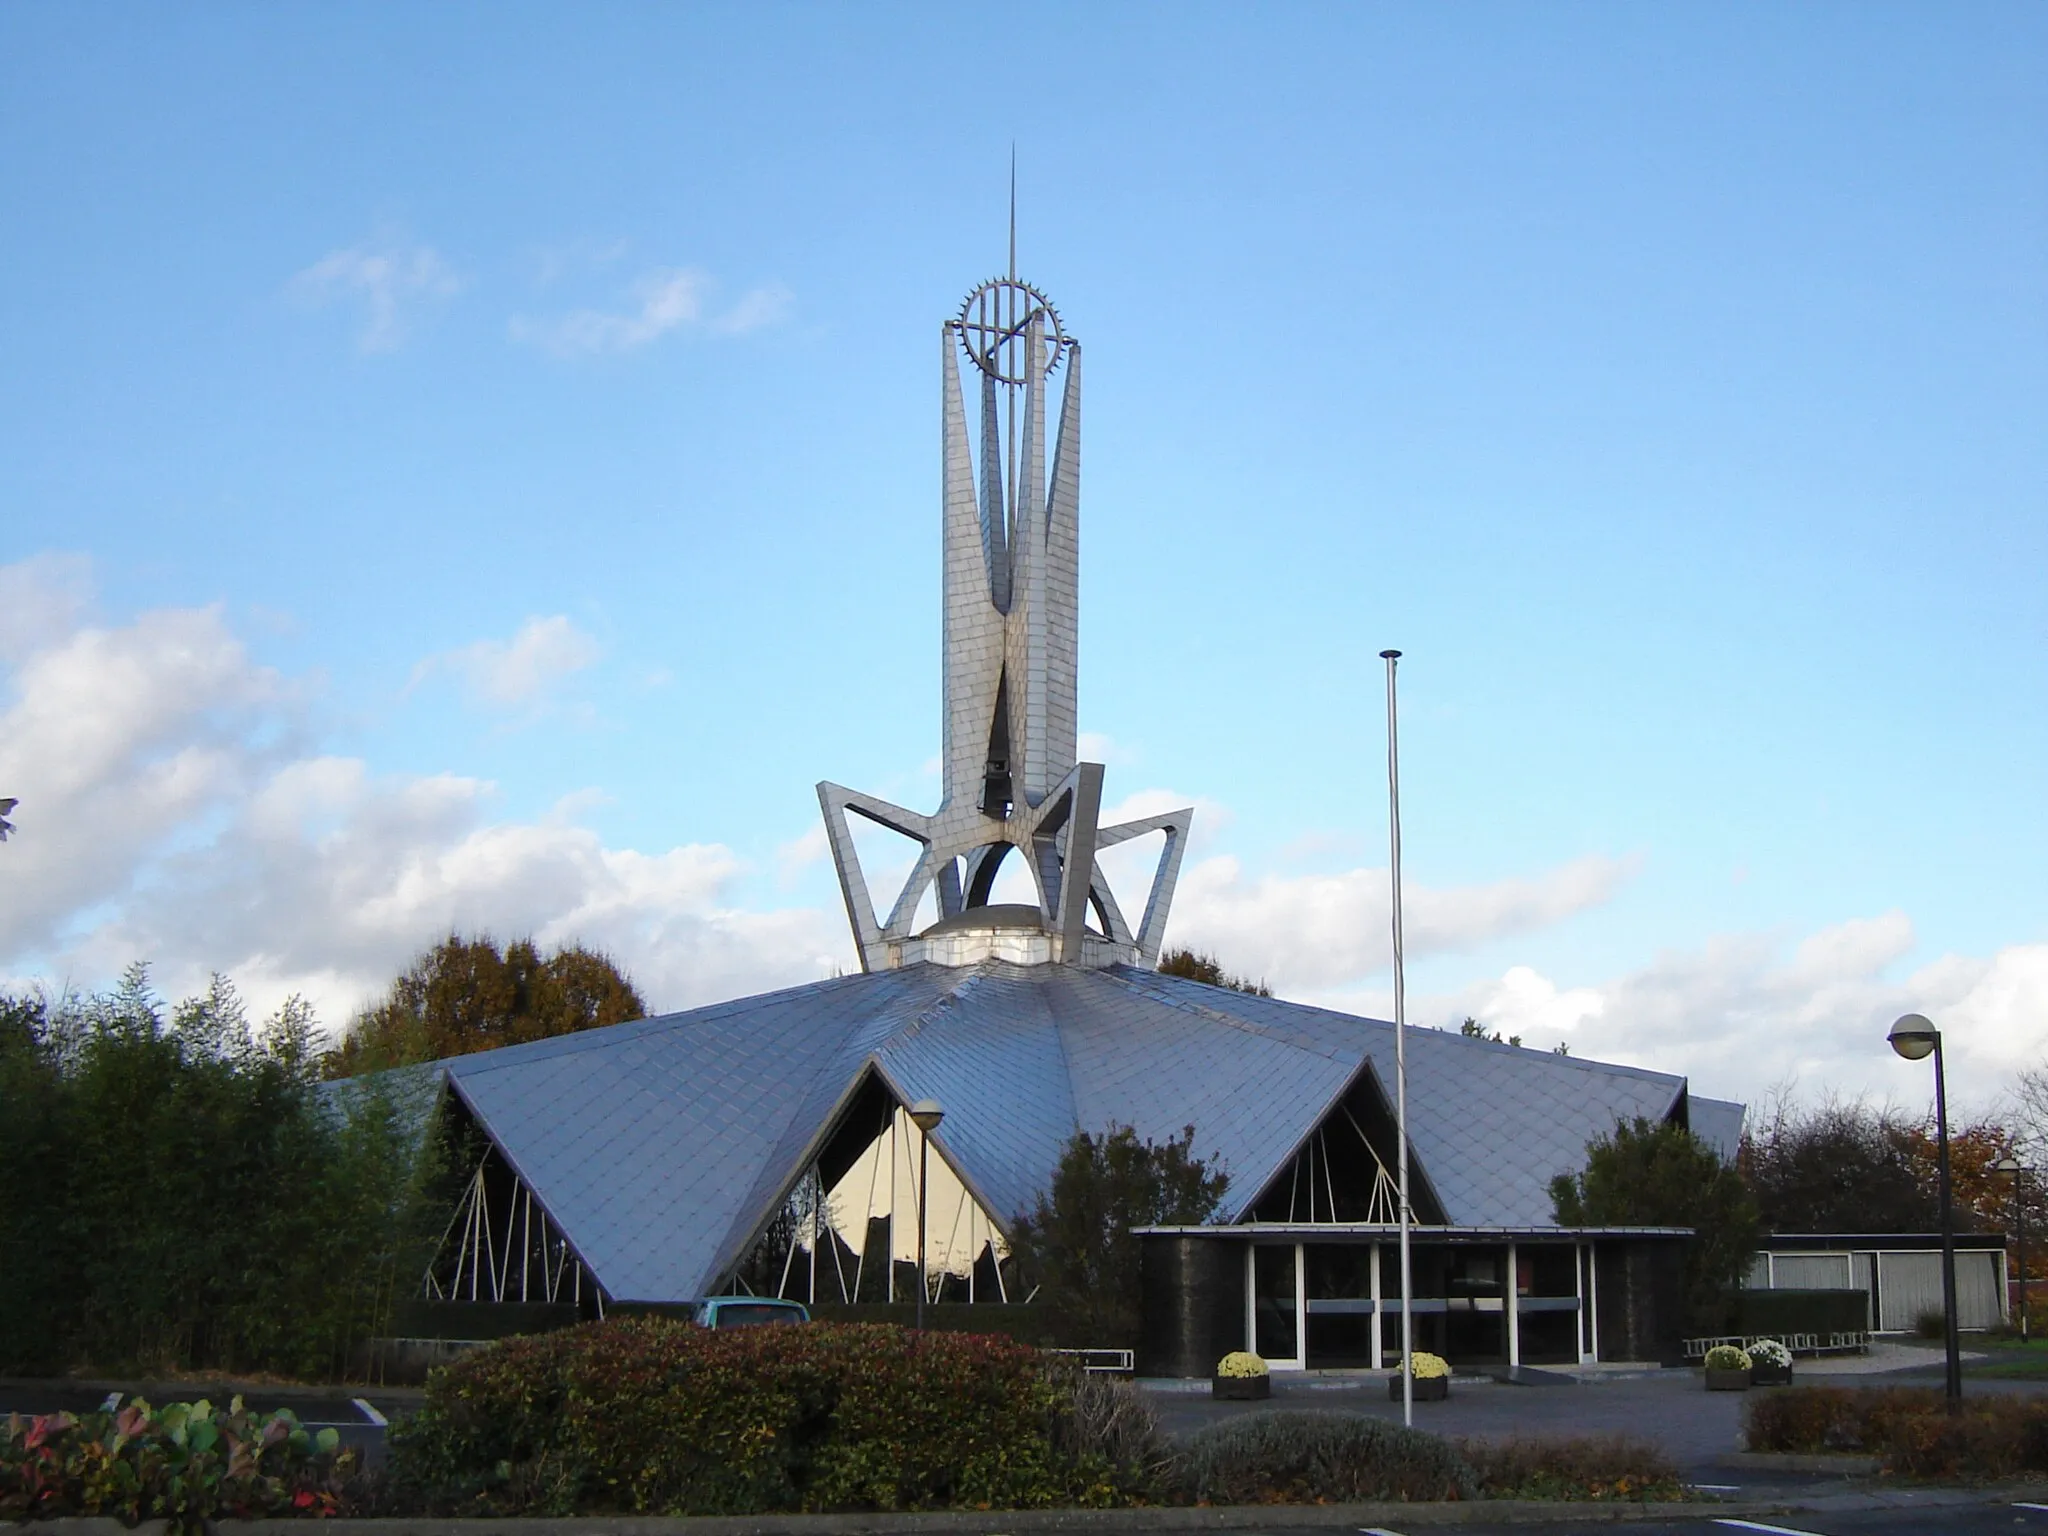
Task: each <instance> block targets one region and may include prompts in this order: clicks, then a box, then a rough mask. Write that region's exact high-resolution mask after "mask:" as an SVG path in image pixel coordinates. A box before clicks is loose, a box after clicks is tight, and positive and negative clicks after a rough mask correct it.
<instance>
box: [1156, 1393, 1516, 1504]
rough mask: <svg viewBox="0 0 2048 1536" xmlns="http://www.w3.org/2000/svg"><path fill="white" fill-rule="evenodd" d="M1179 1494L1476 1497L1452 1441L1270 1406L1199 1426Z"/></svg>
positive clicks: (1288, 1499) (1287, 1498) (1207, 1497)
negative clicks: (1204, 1426)
mask: <svg viewBox="0 0 2048 1536" xmlns="http://www.w3.org/2000/svg"><path fill="white" fill-rule="evenodd" d="M1175 1480H1176V1484H1177V1487H1176V1492H1177V1493H1178V1494H1179V1495H1180V1497H1182V1498H1184V1499H1190V1500H1192V1501H1194V1502H1195V1503H1198V1504H1325V1503H1329V1504H1349V1503H1357V1502H1359V1501H1361V1500H1381V1499H1404V1500H1405V1499H1469V1498H1473V1497H1475V1496H1476V1495H1477V1493H1478V1491H1479V1484H1478V1480H1477V1479H1476V1478H1475V1477H1474V1475H1473V1472H1472V1468H1471V1467H1470V1466H1469V1465H1468V1464H1467V1463H1466V1461H1465V1459H1464V1457H1462V1456H1460V1455H1459V1454H1458V1451H1457V1449H1456V1448H1455V1447H1454V1446H1452V1445H1451V1443H1450V1442H1449V1441H1447V1440H1440V1439H1438V1438H1437V1437H1436V1436H1435V1435H1426V1434H1423V1433H1422V1432H1421V1431H1420V1430H1414V1429H1404V1428H1402V1427H1401V1426H1400V1425H1399V1424H1394V1423H1390V1422H1388V1421H1387V1420H1385V1419H1377V1418H1373V1417H1371V1416H1370V1415H1368V1414H1363V1413H1344V1412H1338V1411H1334V1410H1326V1409H1316V1410H1309V1411H1300V1410H1293V1411H1290V1410H1285V1409H1272V1408H1267V1409H1262V1410H1258V1411H1255V1412H1252V1413H1245V1414H1240V1415H1238V1416H1237V1417H1236V1418H1230V1419H1225V1420H1223V1421H1222V1422H1220V1423H1217V1424H1211V1425H1209V1426H1207V1427H1206V1428H1204V1429H1200V1430H1197V1431H1196V1432H1195V1433H1194V1434H1193V1435H1191V1436H1189V1437H1188V1439H1187V1441H1186V1442H1185V1443H1184V1444H1183V1445H1182V1447H1181V1451H1180V1456H1179V1458H1178V1462H1177V1465H1176V1467H1175Z"/></svg>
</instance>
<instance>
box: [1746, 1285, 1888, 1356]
mask: <svg viewBox="0 0 2048 1536" xmlns="http://www.w3.org/2000/svg"><path fill="white" fill-rule="evenodd" d="M1869 1329H1870V1294H1869V1293H1868V1292H1867V1291H1854V1290H1789V1289H1788V1290H1754V1291H1737V1292H1736V1293H1735V1326H1734V1327H1733V1328H1732V1329H1731V1330H1730V1331H1731V1332H1734V1333H1740V1334H1745V1335H1747V1334H1759V1333H1768V1334H1778V1333H1817V1334H1819V1335H1820V1336H1821V1342H1822V1343H1823V1344H1825V1343H1826V1342H1827V1336H1828V1335H1829V1334H1831V1333H1867V1332H1868V1331H1869Z"/></svg>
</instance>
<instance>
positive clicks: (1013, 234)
mask: <svg viewBox="0 0 2048 1536" xmlns="http://www.w3.org/2000/svg"><path fill="white" fill-rule="evenodd" d="M1010 281H1011V282H1013V283H1014V282H1015V281H1017V141H1016V140H1015V139H1012V140H1010Z"/></svg>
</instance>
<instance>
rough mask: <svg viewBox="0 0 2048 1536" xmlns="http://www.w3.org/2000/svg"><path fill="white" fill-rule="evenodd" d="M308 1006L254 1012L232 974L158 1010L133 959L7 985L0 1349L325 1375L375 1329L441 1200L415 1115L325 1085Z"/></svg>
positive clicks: (410, 1271)
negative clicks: (72, 976) (95, 973)
mask: <svg viewBox="0 0 2048 1536" xmlns="http://www.w3.org/2000/svg"><path fill="white" fill-rule="evenodd" d="M313 1028H314V1021H313V1018H312V1014H311V1010H310V1009H308V1008H307V1007H306V1005H305V1004H304V1002H303V1001H301V1000H299V999H290V1000H288V1001H287V1002H286V1004H285V1005H284V1006H283V1007H282V1008H280V1009H279V1011H278V1012H277V1014H275V1015H274V1016H273V1017H272V1018H271V1019H270V1020H269V1021H267V1022H266V1023H265V1024H264V1025H262V1026H261V1027H259V1028H257V1029H253V1030H252V1028H251V1027H250V1023H249V1019H248V1014H247V1010H246V1009H245V1008H244V1006H243V1004H242V1001H241V999H240V997H239V996H238V995H237V994H236V992H235V989H234V987H233V986H232V984H230V983H229V982H228V981H227V980H226V978H224V977H219V976H216V977H215V978H214V979H213V981H212V983H211V984H210V985H209V986H208V988H207V989H206V991H205V992H203V993H201V994H200V995H198V996H197V997H192V998H187V999H186V1000H185V1001H184V1002H181V1003H179V1004H178V1005H177V1006H176V1007H174V1008H171V1009H170V1010H168V1016H167V1014H166V1009H165V1008H164V1005H163V1003H162V1001H161V1000H160V999H159V998H158V997H157V996H156V995H155V993H154V991H153V990H152V989H151V987H150V984H149V976H148V972H147V970H146V969H144V968H143V967H141V966H134V967H131V968H130V969H129V971H128V973H127V975H126V976H125V977H124V978H123V980H122V983H121V985H120V987H119V988H118V989H116V990H115V991H113V992H111V993H107V994H103V995H100V996H96V997H91V998H85V999H79V998H75V997H68V996H67V997H61V998H56V999H51V998H49V997H47V996H45V995H43V994H40V993H31V994H28V995H26V996H17V997H0V1166H4V1167H6V1168H7V1169H9V1170H11V1172H10V1175H9V1176H8V1177H6V1178H0V1253H4V1254H5V1255H6V1256H7V1257H6V1261H5V1263H0V1371H4V1372H7V1373H10V1374H12V1373H16V1372H21V1371H33V1372H35V1373H37V1374H45V1373H56V1372H61V1371H64V1370H68V1369H73V1368H92V1369H95V1370H97V1371H98V1372H99V1373H102V1374H105V1373H111V1372H130V1371H136V1370H145V1371H162V1370H195V1369H212V1370H226V1371H250V1370H263V1371H276V1372H282V1373H285V1374H288V1375H325V1376H330V1377H331V1376H334V1375H336V1374H338V1373H339V1372H340V1371H341V1370H342V1369H343V1367H344V1366H345V1365H346V1364H347V1361H348V1358H349V1354H350V1351H351V1349H352V1347H353V1345H354V1344H355V1343H356V1342H357V1341H359V1340H361V1339H363V1338H366V1337H369V1336H371V1335H373V1334H375V1333H378V1332H380V1331H383V1329H384V1327H385V1318H386V1316H387V1314H388V1308H389V1304H390V1300H391V1297H392V1295H393V1290H394V1287H395V1286H397V1285H399V1284H403V1283H406V1282H409V1281H410V1280H411V1278H412V1277H413V1276H415V1275H417V1274H418V1273H419V1271H420V1267H421V1266H422V1265H423V1264H424V1263H425V1262H426V1258H427V1255H428V1253H429V1252H430V1250H431V1246H432V1242H433V1240H434V1237H435V1235H436V1234H438V1232H439V1230H440V1225H439V1223H440V1222H445V1220H446V1211H445V1208H443V1209H442V1210H441V1211H438V1212H433V1213H432V1215H431V1217H429V1215H428V1214H427V1213H426V1212H425V1210H424V1209H423V1206H422V1203H421V1202H419V1201H418V1200H416V1199H415V1192H416V1186H415V1184H414V1180H415V1178H416V1177H417V1173H416V1170H417V1169H418V1167H419V1166H420V1160H419V1158H418V1157H417V1155H416V1154H417V1139H418V1128H417V1124H416V1122H406V1121H403V1120H402V1117H399V1116H397V1115H396V1114H394V1113H393V1112H392V1106H391V1105H389V1104H388V1103H386V1102H384V1100H383V1099H382V1097H381V1096H380V1095H379V1094H378V1093H377V1092H376V1091H375V1090H374V1089H366V1090H365V1091H363V1092H360V1093H357V1094H355V1095H352V1096H351V1100H350V1102H348V1103H346V1104H344V1103H340V1102H338V1101H336V1100H333V1099H330V1098H329V1097H328V1096H327V1094H326V1093H325V1092H324V1091H323V1090H322V1089H321V1088H320V1087H319V1085H318V1083H317V1082H316V1081H315V1079H314V1075H313V1071H312V1067H313V1062H312V1058H311V1056H310V1054H309V1052H308V1050H307V1043H308V1041H309V1040H310V1038H311V1035H312V1031H313ZM430 1219H431V1220H433V1221H434V1223H435V1224H434V1225H433V1226H432V1227H431V1228H429V1227H427V1226H425V1225H424V1223H425V1222H426V1221H428V1220H430ZM401 1276H402V1277H404V1279H403V1280H401V1279H400V1278H399V1277H401Z"/></svg>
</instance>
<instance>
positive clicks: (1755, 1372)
mask: <svg viewBox="0 0 2048 1536" xmlns="http://www.w3.org/2000/svg"><path fill="white" fill-rule="evenodd" d="M1749 1384H1750V1385H1751V1386H1752V1387H1789V1386H1791V1385H1792V1367H1791V1366H1789V1365H1766V1364H1764V1362H1763V1361H1761V1360H1758V1361H1755V1362H1753V1363H1752V1364H1751V1365H1750V1368H1749Z"/></svg>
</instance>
